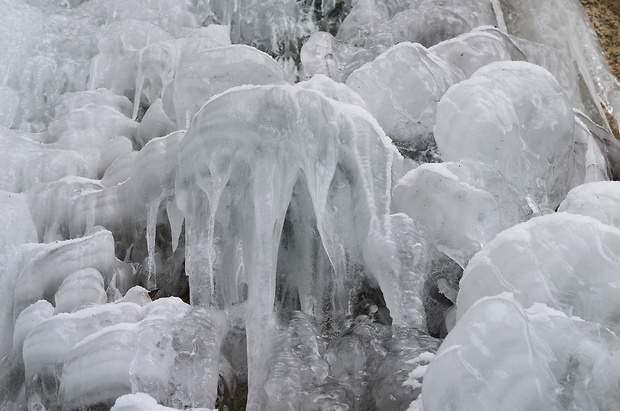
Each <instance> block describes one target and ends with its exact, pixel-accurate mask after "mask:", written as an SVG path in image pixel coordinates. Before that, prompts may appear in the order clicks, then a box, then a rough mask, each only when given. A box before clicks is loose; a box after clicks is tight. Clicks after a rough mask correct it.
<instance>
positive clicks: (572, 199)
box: [558, 181, 620, 228]
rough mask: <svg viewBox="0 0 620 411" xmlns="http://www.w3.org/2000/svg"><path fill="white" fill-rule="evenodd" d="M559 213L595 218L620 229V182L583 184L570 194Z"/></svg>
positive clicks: (561, 205)
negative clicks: (564, 212)
mask: <svg viewBox="0 0 620 411" xmlns="http://www.w3.org/2000/svg"><path fill="white" fill-rule="evenodd" d="M558 211H566V212H567V213H571V214H581V215H586V216H590V217H594V218H596V219H597V220H599V221H601V222H603V223H605V224H610V225H613V226H614V227H616V228H620V182H618V181H600V182H594V183H589V184H582V185H580V186H577V187H575V188H573V189H572V190H571V191H569V192H568V194H567V195H566V198H565V199H564V201H562V203H561V204H560V207H559V208H558Z"/></svg>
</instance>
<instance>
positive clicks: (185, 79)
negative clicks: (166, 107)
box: [173, 45, 284, 129]
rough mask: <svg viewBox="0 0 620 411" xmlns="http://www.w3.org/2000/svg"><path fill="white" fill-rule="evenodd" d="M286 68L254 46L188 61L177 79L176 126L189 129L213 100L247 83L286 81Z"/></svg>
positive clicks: (219, 50)
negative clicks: (193, 118) (195, 116)
mask: <svg viewBox="0 0 620 411" xmlns="http://www.w3.org/2000/svg"><path fill="white" fill-rule="evenodd" d="M283 80H284V73H283V71H282V68H281V67H280V66H279V65H278V64H277V63H276V61H275V60H274V59H272V58H271V57H269V55H267V54H265V53H263V52H260V51H258V50H257V49H255V48H253V47H248V46H242V45H234V46H229V47H220V48H216V49H213V50H207V51H203V52H201V53H198V54H196V55H195V56H193V57H191V58H189V59H187V60H186V61H184V62H183V63H182V64H181V65H180V66H179V69H178V71H177V73H176V76H175V79H174V85H173V87H174V92H173V101H174V110H175V113H176V123H177V125H178V126H179V127H180V128H183V129H185V128H187V126H188V125H189V123H190V121H191V119H192V117H194V114H196V113H197V112H198V110H200V109H201V108H202V106H203V105H204V104H205V103H206V102H207V101H209V99H210V98H211V97H213V96H214V95H216V94H219V93H221V92H223V91H226V90H227V89H229V88H231V87H235V86H241V85H244V84H254V85H261V84H278V83H281V82H283Z"/></svg>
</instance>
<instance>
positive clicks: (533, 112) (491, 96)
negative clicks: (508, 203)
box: [434, 62, 575, 209]
mask: <svg viewBox="0 0 620 411" xmlns="http://www.w3.org/2000/svg"><path fill="white" fill-rule="evenodd" d="M574 126H575V120H574V115H573V111H572V107H571V104H570V101H569V100H568V97H567V96H566V94H565V93H564V91H563V90H562V88H561V87H560V86H559V85H558V83H557V82H556V80H555V79H554V78H553V76H552V75H551V73H549V72H548V71H547V70H545V69H543V68H542V67H539V66H536V65H533V64H530V63H525V62H495V63H491V64H489V65H487V66H485V67H483V68H481V69H480V70H478V71H476V72H475V73H474V74H473V75H472V76H471V78H470V79H468V80H465V81H463V82H461V83H459V84H457V85H455V86H454V87H452V88H450V90H448V92H447V93H446V94H445V95H444V96H443V97H442V99H441V101H440V102H439V104H438V105H437V123H436V125H435V128H434V132H435V141H436V142H437V146H438V147H439V150H440V152H441V155H442V158H443V160H444V161H459V160H464V159H470V160H474V161H478V162H481V163H484V164H486V165H489V166H492V167H495V168H497V169H498V170H499V172H500V173H501V174H502V175H503V176H505V177H506V181H507V183H508V184H509V185H511V186H513V187H515V189H516V190H517V191H518V192H519V195H520V196H521V197H522V198H523V197H526V196H528V195H529V196H531V197H532V199H533V201H535V202H536V203H538V204H539V205H541V207H543V206H544V207H549V208H551V209H554V208H555V207H557V205H558V204H559V203H560V201H561V200H562V198H563V197H564V195H565V194H566V192H567V191H568V181H569V175H570V169H571V167H572V146H573V141H574V137H573V131H574Z"/></svg>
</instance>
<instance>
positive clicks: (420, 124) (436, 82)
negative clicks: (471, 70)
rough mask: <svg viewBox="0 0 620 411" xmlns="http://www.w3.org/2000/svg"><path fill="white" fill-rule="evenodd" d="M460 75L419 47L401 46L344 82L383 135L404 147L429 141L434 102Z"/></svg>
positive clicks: (362, 68)
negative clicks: (357, 95) (383, 132)
mask: <svg viewBox="0 0 620 411" xmlns="http://www.w3.org/2000/svg"><path fill="white" fill-rule="evenodd" d="M461 79H462V78H461V75H460V74H459V73H457V72H456V71H454V70H453V69H452V68H451V67H450V66H449V65H448V64H447V63H446V62H444V61H443V60H441V59H440V58H439V57H437V56H436V55H434V54H432V53H429V51H428V50H427V49H426V48H424V47H423V46H421V45H419V44H412V43H401V44H398V45H396V46H394V47H392V48H390V49H389V50H387V51H386V52H385V53H383V54H381V55H380V56H379V57H377V58H376V59H375V60H374V61H373V62H372V63H369V64H367V65H365V66H363V67H361V68H359V69H357V70H355V71H354V72H353V73H351V75H350V76H349V78H348V79H347V81H346V84H347V86H349V87H350V88H351V89H352V90H353V91H355V92H356V93H358V94H359V95H360V96H361V97H362V99H364V101H365V102H366V107H367V108H368V111H370V113H371V114H372V115H373V116H374V117H375V118H376V119H377V121H378V122H379V124H380V125H381V127H382V128H383V129H384V130H385V133H386V134H387V135H388V136H390V137H391V138H392V139H393V140H395V141H396V142H397V143H399V144H401V145H403V146H406V147H407V148H414V149H415V148H418V149H425V148H426V147H425V146H427V145H428V143H429V142H430V140H431V139H432V131H433V125H434V124H435V110H436V103H437V101H439V99H440V98H441V96H442V95H443V94H444V93H445V92H446V91H447V90H448V88H449V87H450V86H451V85H452V84H455V83H457V82H458V81H460V80H461Z"/></svg>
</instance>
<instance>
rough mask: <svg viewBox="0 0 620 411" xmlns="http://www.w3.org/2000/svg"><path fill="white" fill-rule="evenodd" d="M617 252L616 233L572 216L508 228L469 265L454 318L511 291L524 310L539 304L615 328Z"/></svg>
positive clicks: (619, 243)
mask: <svg viewBox="0 0 620 411" xmlns="http://www.w3.org/2000/svg"><path fill="white" fill-rule="evenodd" d="M550 238H552V239H553V241H549V239H550ZM600 244H604V247H603V246H600ZM618 247H620V231H619V230H618V229H617V228H615V227H613V226H610V225H607V224H602V223H600V222H599V221H597V220H595V219H593V218H591V217H586V216H580V215H577V214H567V213H557V214H555V215H546V216H542V217H538V218H534V219H532V220H530V221H528V222H526V223H522V224H519V225H516V226H514V227H511V228H509V229H508V230H506V231H504V232H502V233H500V234H498V235H497V236H496V237H495V239H494V240H493V241H492V242H491V243H489V245H488V246H487V247H485V248H484V249H483V250H482V251H480V252H479V253H478V254H476V255H475V256H474V258H472V259H471V261H470V262H469V264H468V266H467V268H466V269H465V271H464V273H463V278H462V279H461V283H460V287H461V288H460V291H459V296H458V299H457V304H456V305H457V317H461V316H462V315H464V314H465V312H466V311H467V310H468V309H469V308H470V307H471V306H472V305H473V304H474V303H475V301H477V300H479V299H480V298H482V297H485V296H493V295H496V294H499V293H502V292H512V293H514V297H515V299H517V300H518V301H519V302H521V303H522V304H523V305H524V306H526V307H528V306H530V305H532V304H533V303H544V304H547V305H548V306H550V307H552V308H554V309H557V310H560V311H563V312H565V313H566V314H567V315H569V316H571V315H575V316H578V317H580V318H583V319H585V320H588V321H593V322H598V323H600V324H602V325H604V326H605V327H609V328H612V329H613V328H616V327H617V326H618V318H620V317H619V316H618V310H619V309H620V307H619V306H618V305H617V304H616V303H615V301H618V296H617V295H616V294H617V293H618V288H617V286H616V284H617V279H618V266H619V262H618V259H617V257H616V256H617V253H618V251H617V248H618Z"/></svg>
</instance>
